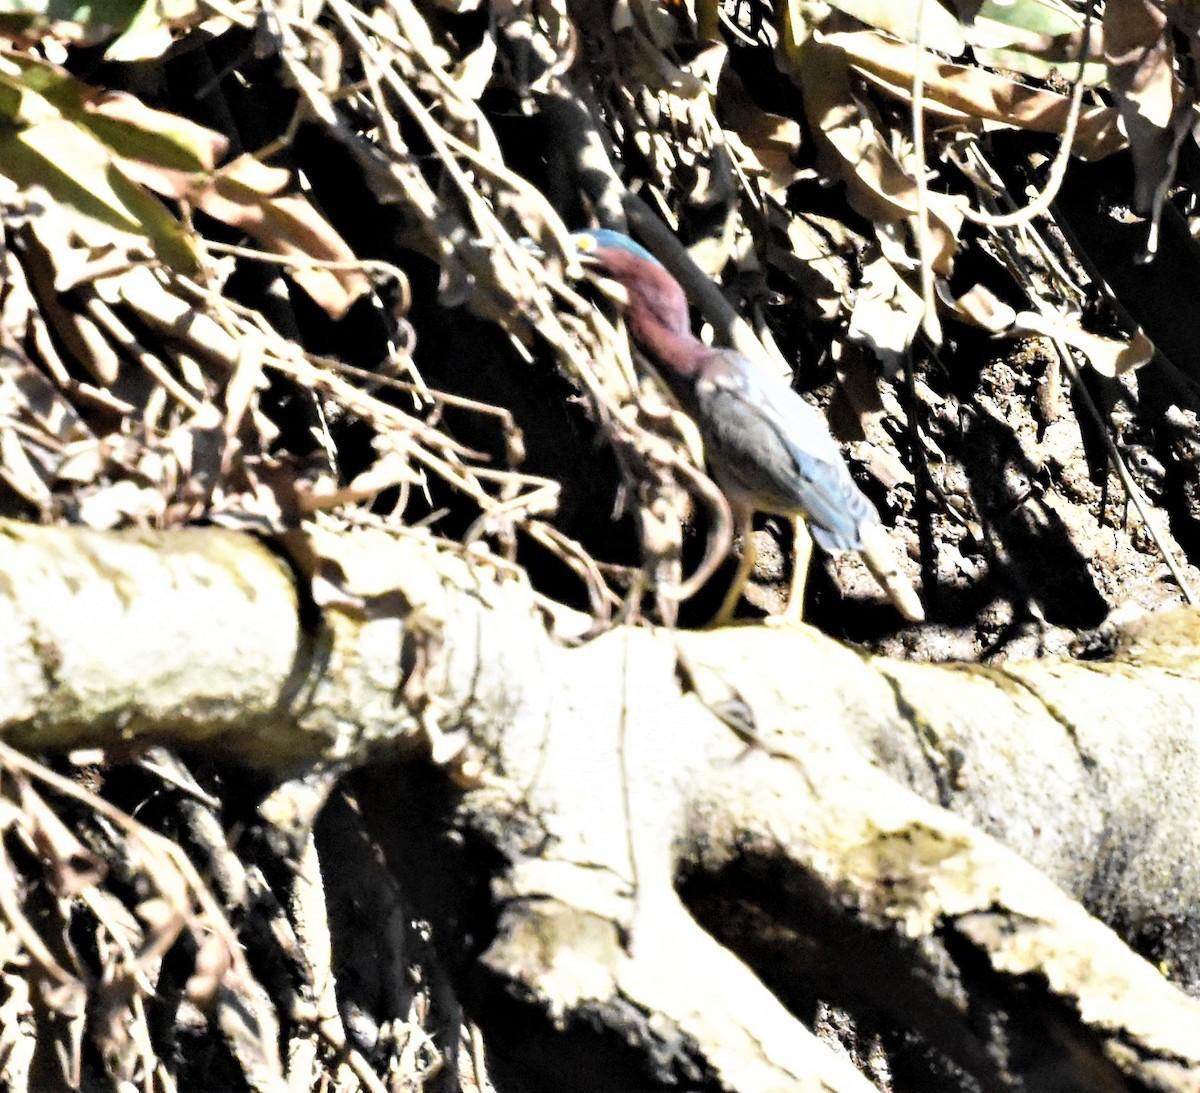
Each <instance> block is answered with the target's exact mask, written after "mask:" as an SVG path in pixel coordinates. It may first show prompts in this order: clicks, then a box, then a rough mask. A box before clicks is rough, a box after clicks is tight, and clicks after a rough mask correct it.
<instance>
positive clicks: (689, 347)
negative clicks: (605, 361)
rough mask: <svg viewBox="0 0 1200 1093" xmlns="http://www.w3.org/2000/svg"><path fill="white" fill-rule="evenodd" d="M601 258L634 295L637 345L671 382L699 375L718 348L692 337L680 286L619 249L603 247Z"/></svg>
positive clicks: (631, 313) (631, 322)
mask: <svg viewBox="0 0 1200 1093" xmlns="http://www.w3.org/2000/svg"><path fill="white" fill-rule="evenodd" d="M595 255H596V258H597V259H598V260H599V261H600V263H601V264H602V265H603V266H604V268H605V270H606V271H607V272H608V273H609V274H610V275H611V276H612V277H614V278H616V280H617V281H619V282H620V283H621V285H622V287H623V288H624V289H625V292H626V293H627V294H628V296H629V304H628V306H627V307H626V309H625V321H626V323H627V324H628V326H629V332H630V334H631V335H632V336H633V340H634V341H635V342H636V343H637V344H638V346H639V347H640V348H641V349H642V350H643V351H644V352H645V353H646V354H648V355H649V356H650V357H651V358H652V360H653V361H654V363H655V364H657V365H660V366H662V367H663V368H665V369H666V370H667V371H668V372H669V373H670V376H669V377H668V378H674V377H678V378H679V379H689V378H691V377H692V376H694V375H695V373H696V370H697V369H698V368H699V367H700V364H701V362H702V361H703V360H704V358H705V357H707V356H709V354H711V352H712V349H711V348H710V347H709V346H707V345H705V344H704V343H703V342H702V341H700V339H699V338H696V337H694V336H693V334H692V330H691V318H690V316H689V315H688V305H687V297H686V296H685V295H684V293H683V289H682V288H681V287H680V285H679V282H678V281H676V280H675V278H674V277H672V276H671V275H670V274H669V273H668V272H667V271H666V270H665V269H664V268H663V267H662V266H660V265H658V264H657V263H656V262H648V261H646V260H645V259H644V258H641V257H639V256H638V255H636V254H630V253H629V252H628V251H624V250H621V249H620V248H619V247H601V248H599V249H598V250H596V252H595Z"/></svg>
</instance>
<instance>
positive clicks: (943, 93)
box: [820, 30, 1125, 160]
mask: <svg viewBox="0 0 1200 1093" xmlns="http://www.w3.org/2000/svg"><path fill="white" fill-rule="evenodd" d="M820 40H821V42H822V43H823V44H824V46H825V47H826V48H828V49H834V50H840V51H841V52H843V53H844V54H845V56H846V58H847V62H848V63H849V65H850V66H851V67H852V68H853V69H854V71H855V72H858V73H859V74H860V75H862V76H865V77H866V78H867V79H869V80H871V81H872V83H874V84H876V85H877V86H878V87H880V88H883V89H884V90H885V91H887V92H888V93H889V94H891V95H893V96H895V97H896V98H898V99H900V100H901V101H902V102H911V101H912V84H913V75H914V72H913V61H914V54H913V47H912V46H910V45H906V44H905V43H904V42H898V41H896V40H895V39H892V38H887V37H885V36H884V35H882V34H878V33H876V32H874V31H869V30H864V31H853V32H845V33H837V34H830V35H826V36H823V37H822V38H821V39H820ZM923 57H924V62H925V71H924V72H923V74H922V75H923V76H924V101H925V109H926V110H927V111H929V112H930V113H934V114H940V115H942V116H943V117H946V118H949V119H953V120H957V121H963V122H972V123H983V122H987V123H989V124H991V125H1000V126H1005V127H1012V128H1020V129H1031V130H1034V131H1035V132H1039V133H1055V134H1058V133H1061V132H1062V131H1063V129H1064V127H1065V126H1066V121H1067V114H1068V112H1069V111H1070V100H1069V98H1068V97H1067V96H1066V95H1056V94H1055V93H1054V92H1052V91H1046V90H1043V89H1041V88H1037V87H1032V86H1030V85H1028V84H1023V83H1018V82H1017V81H1016V80H1010V79H1007V78H1006V77H1004V76H1001V75H999V74H998V73H995V72H988V71H986V70H985V69H982V68H978V67H972V66H968V65H958V64H952V63H950V62H949V61H942V60H939V59H937V58H936V57H935V56H934V55H933V54H931V53H928V52H926V53H925V54H923ZM1124 146H1125V136H1124V134H1123V133H1122V132H1121V130H1120V127H1119V125H1118V123H1117V112H1116V111H1115V110H1113V109H1111V108H1109V107H1092V108H1090V109H1087V110H1084V111H1082V113H1081V114H1080V117H1079V125H1078V127H1077V129H1076V133H1075V147H1074V153H1075V155H1077V156H1079V158H1081V159H1085V160H1093V159H1102V158H1103V157H1104V156H1107V155H1111V154H1112V153H1113V152H1116V151H1119V150H1120V149H1121V148H1123V147H1124Z"/></svg>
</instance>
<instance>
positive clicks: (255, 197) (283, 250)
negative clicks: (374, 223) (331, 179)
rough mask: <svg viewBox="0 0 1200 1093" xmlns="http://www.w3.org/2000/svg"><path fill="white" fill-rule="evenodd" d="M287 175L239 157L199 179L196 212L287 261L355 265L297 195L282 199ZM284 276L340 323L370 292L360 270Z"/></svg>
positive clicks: (301, 270) (299, 270)
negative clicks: (247, 237)
mask: <svg viewBox="0 0 1200 1093" xmlns="http://www.w3.org/2000/svg"><path fill="white" fill-rule="evenodd" d="M290 185H291V175H290V173H289V172H288V171H286V170H284V169H283V168H281V167H268V166H267V165H266V164H264V163H260V162H259V161H258V160H256V159H255V158H254V157H253V156H249V155H244V156H239V157H238V158H237V159H235V160H234V161H233V162H232V163H229V164H226V165H225V166H224V167H222V168H221V170H219V171H217V172H216V173H214V174H211V175H206V176H198V177H197V179H196V180H195V181H194V183H193V186H192V188H191V190H190V192H189V197H190V198H191V200H192V202H193V203H194V204H195V205H196V207H197V208H199V209H202V210H203V211H204V212H206V213H207V214H208V215H209V216H211V217H213V218H214V219H216V220H220V221H221V222H222V223H224V224H232V225H233V226H234V227H237V228H241V230H242V231H244V232H246V234H247V235H250V236H252V237H253V238H255V239H257V240H258V242H259V243H261V244H262V245H263V246H264V247H266V248H267V250H269V251H272V252H273V253H275V254H282V255H285V256H287V257H290V258H297V259H303V258H314V259H316V260H317V261H318V262H335V263H353V262H354V261H355V256H354V252H353V251H352V250H351V249H350V247H349V246H348V245H347V244H346V242H345V241H344V240H343V239H342V237H341V236H340V235H338V233H337V232H336V231H335V230H334V228H333V227H332V225H330V223H329V222H328V221H327V220H326V219H325V218H324V217H323V216H322V215H321V214H320V213H319V212H318V211H317V210H316V208H314V206H313V204H312V202H311V201H309V200H308V198H307V197H305V196H304V195H303V194H301V193H286V192H285V191H286V190H287V189H288V187H289V186H290ZM288 275H289V276H290V277H291V278H292V280H294V281H295V282H296V284H298V285H299V286H300V287H301V288H302V289H304V291H305V292H307V293H308V294H309V295H310V296H311V297H312V298H313V299H314V300H315V301H316V302H317V303H318V304H320V305H321V307H323V308H324V309H325V311H326V312H328V314H329V315H331V316H332V317H333V318H335V319H337V318H341V317H342V316H343V315H344V314H345V313H346V312H347V311H348V310H349V308H350V305H351V304H353V303H354V301H355V300H357V299H358V298H359V297H361V296H362V295H364V294H365V293H366V292H367V291H368V290H369V289H370V287H371V284H370V281H369V280H368V279H367V277H366V275H365V274H364V273H363V272H362V270H360V269H329V268H322V267H320V266H304V265H297V266H295V267H293V268H289V270H288Z"/></svg>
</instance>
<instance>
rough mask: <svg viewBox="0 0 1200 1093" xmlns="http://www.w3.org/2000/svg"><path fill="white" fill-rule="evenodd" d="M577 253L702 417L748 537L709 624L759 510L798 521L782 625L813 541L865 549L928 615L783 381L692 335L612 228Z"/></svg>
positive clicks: (664, 277) (657, 268)
mask: <svg viewBox="0 0 1200 1093" xmlns="http://www.w3.org/2000/svg"><path fill="white" fill-rule="evenodd" d="M573 239H574V240H575V243H576V246H577V247H578V248H579V251H580V253H581V255H582V257H583V258H584V260H585V261H587V262H588V263H589V264H592V265H595V266H598V267H599V268H600V269H602V270H603V271H604V272H605V273H606V274H607V275H608V276H610V277H612V278H614V279H615V280H616V281H617V282H618V283H619V284H620V285H621V286H622V288H623V289H624V290H625V295H626V296H627V297H628V303H627V304H626V306H625V319H626V323H627V325H628V327H629V332H630V334H631V335H632V337H633V340H634V342H635V343H636V344H637V346H638V347H639V348H640V349H641V350H642V352H643V353H644V354H645V355H646V357H647V358H648V359H649V361H650V363H651V364H652V365H653V366H654V367H655V369H656V371H657V372H658V373H659V374H660V375H661V377H662V378H663V380H664V381H665V382H666V383H667V384H668V386H669V387H670V388H671V390H672V391H673V392H674V394H675V396H676V398H678V399H679V402H680V403H681V405H682V406H683V408H684V410H686V411H687V412H688V414H689V415H690V416H691V417H692V418H693V419H694V420H695V422H696V425H697V427H698V428H699V430H700V435H701V437H702V439H703V441H704V449H705V458H706V459H707V461H708V466H709V470H710V472H711V473H712V476H713V478H714V479H715V480H716V482H717V485H719V486H720V487H721V491H722V492H723V493H724V495H725V497H726V499H727V500H728V502H729V507H730V510H731V513H732V515H733V518H734V522H735V528H736V530H737V531H738V532H739V533H740V534H741V536H742V541H743V548H742V558H741V564H740V565H739V566H738V572H737V576H736V577H735V578H734V582H733V585H732V586H731V587H730V589H729V593H728V595H727V596H726V597H725V601H724V603H723V604H722V605H721V609H720V611H719V612H718V613H717V616H716V619H715V620H714V621H715V622H716V623H717V624H718V625H719V624H721V623H723V622H727V621H728V620H729V618H730V617H731V616H732V615H733V611H734V608H735V607H736V606H737V603H738V600H739V599H740V597H741V594H742V590H743V588H744V587H745V584H746V581H747V579H748V578H749V575H750V570H751V568H752V567H753V565H754V538H753V536H752V535H751V534H750V531H751V520H752V519H753V516H754V513H756V512H766V513H772V514H775V515H777V516H784V517H787V518H789V519H791V520H792V521H793V522H794V523H795V527H796V542H797V547H796V558H795V566H794V569H793V574H794V575H793V583H792V594H791V599H790V601H789V604H788V611H787V614H786V616H785V617H788V618H791V619H798V618H799V617H800V613H801V612H802V610H803V598H804V581H805V578H806V576H807V572H808V562H809V556H810V552H811V541H810V540H809V538H808V535H807V534H805V532H804V530H803V525H802V523H801V522H800V520H799V518H800V517H803V518H806V519H807V520H808V523H809V526H810V528H811V532H812V538H813V539H815V540H816V541H817V544H818V545H819V546H820V547H821V548H822V549H823V550H825V551H827V552H831V553H833V552H838V551H844V550H854V551H858V552H860V553H861V554H862V555H863V559H864V561H866V563H867V567H868V568H869V569H870V570H871V572H872V573H873V574H874V576H875V579H876V580H877V581H879V583H880V584H881V585H882V587H883V588H884V590H885V591H886V592H887V594H888V596H889V598H890V599H891V600H892V602H893V603H894V604H895V605H896V607H897V608H898V609H899V611H900V613H901V614H902V615H904V617H905V618H906V619H909V620H910V621H912V622H919V621H921V620H922V619H923V618H924V617H925V613H924V611H923V610H922V608H921V603H920V601H919V600H918V599H917V596H916V593H915V592H914V591H913V589H912V586H911V585H910V584H909V583H908V581H907V579H906V578H905V577H904V576H903V575H902V574H901V573H900V571H899V569H898V568H897V566H896V561H895V556H894V554H893V553H892V549H891V544H890V542H889V540H888V538H887V533H886V532H885V531H884V529H883V526H882V525H881V524H880V522H879V513H878V512H877V511H876V510H875V506H874V505H872V504H871V502H870V501H869V500H868V499H867V497H866V496H865V495H864V494H863V492H862V490H860V489H859V488H858V486H857V485H856V484H855V482H854V479H853V478H851V477H850V470H849V468H848V467H847V466H846V461H845V460H844V459H843V458H842V453H841V452H840V451H839V450H838V446H837V444H836V443H835V441H834V439H833V437H832V436H831V435H830V433H829V427H828V426H827V425H826V424H825V420H824V418H822V417H821V415H820V414H819V413H818V412H817V411H816V410H814V409H813V408H812V407H811V406H809V404H808V403H807V402H805V401H804V399H803V398H801V397H800V395H798V394H797V393H796V392H795V391H793V390H792V388H791V387H790V386H789V385H788V384H787V383H786V382H785V381H784V380H783V379H782V378H781V377H779V376H776V375H773V374H771V373H769V372H766V371H765V370H763V369H761V368H759V367H758V366H756V365H755V364H754V363H753V362H751V361H750V360H747V358H745V357H743V356H742V355H741V354H740V353H738V352H736V351H735V350H733V349H716V348H713V347H712V346H710V345H705V344H704V343H703V342H702V341H700V339H699V338H697V337H695V336H694V335H693V334H692V329H691V318H690V316H689V314H688V303H687V297H686V296H685V295H684V292H683V289H682V287H680V284H679V282H678V281H676V280H675V278H674V277H672V276H671V275H670V274H669V273H668V272H667V271H666V269H664V268H663V266H662V265H661V264H660V263H659V261H658V260H657V259H656V258H655V257H654V256H653V255H652V254H651V253H650V252H649V251H648V250H646V249H645V248H644V247H641V246H639V245H638V244H637V243H635V242H634V241H633V240H632V239H630V238H629V237H628V236H625V235H621V234H620V233H619V232H614V231H608V230H605V229H600V230H594V231H587V232H579V233H577V234H576V235H574V236H573Z"/></svg>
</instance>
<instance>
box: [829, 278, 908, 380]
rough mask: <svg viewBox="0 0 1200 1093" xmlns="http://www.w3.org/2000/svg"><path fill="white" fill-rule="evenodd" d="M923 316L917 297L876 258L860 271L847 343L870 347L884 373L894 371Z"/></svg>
mask: <svg viewBox="0 0 1200 1093" xmlns="http://www.w3.org/2000/svg"><path fill="white" fill-rule="evenodd" d="M923 313H924V307H923V304H922V301H921V296H920V293H918V292H915V291H914V290H913V289H912V288H910V287H909V285H908V284H907V282H906V281H905V280H904V278H902V277H901V276H900V275H899V274H898V273H897V272H896V270H895V268H894V267H893V266H892V264H891V263H890V262H889V261H887V259H886V258H876V259H875V260H874V261H873V262H869V263H868V264H867V265H866V266H865V267H864V269H863V280H862V284H861V285H860V286H859V288H858V291H857V293H856V294H855V297H854V310H853V312H852V313H851V316H850V329H849V330H848V331H847V332H846V339H847V340H848V341H851V342H855V343H857V344H858V345H863V346H867V347H869V348H870V349H871V351H872V352H873V353H874V354H875V355H876V357H877V358H878V359H879V360H880V361H881V362H882V363H883V365H884V369H885V371H889V372H891V371H895V370H896V369H898V368H901V367H903V365H904V363H905V361H906V360H907V358H908V349H909V346H911V345H912V340H913V338H914V337H916V334H917V328H918V327H919V326H920V325H921V316H922V314H923Z"/></svg>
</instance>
